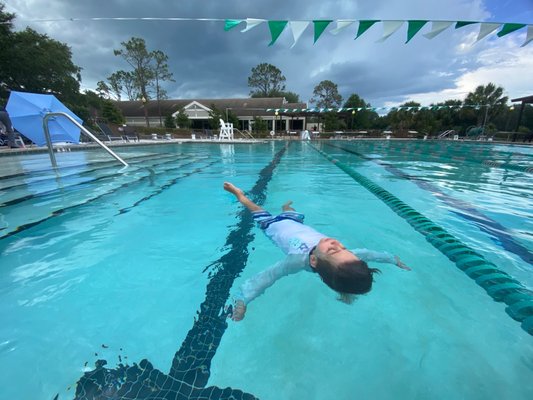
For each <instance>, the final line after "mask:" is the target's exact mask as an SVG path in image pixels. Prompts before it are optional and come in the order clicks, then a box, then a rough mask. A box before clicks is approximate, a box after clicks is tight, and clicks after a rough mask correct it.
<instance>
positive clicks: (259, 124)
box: [252, 117, 268, 132]
mask: <svg viewBox="0 0 533 400" xmlns="http://www.w3.org/2000/svg"><path fill="white" fill-rule="evenodd" d="M252 128H253V130H254V131H255V132H264V131H266V130H267V129H268V124H267V122H266V121H265V120H264V119H263V118H261V117H254V121H253V123H252Z"/></svg>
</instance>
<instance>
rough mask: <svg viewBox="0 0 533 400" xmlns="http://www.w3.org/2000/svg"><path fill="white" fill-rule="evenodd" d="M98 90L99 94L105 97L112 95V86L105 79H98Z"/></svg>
mask: <svg viewBox="0 0 533 400" xmlns="http://www.w3.org/2000/svg"><path fill="white" fill-rule="evenodd" d="M96 91H97V92H98V95H99V96H100V97H101V98H103V99H109V98H110V97H111V88H110V87H109V85H108V84H107V83H105V82H104V81H98V82H97V83H96ZM119 100H120V98H119Z"/></svg>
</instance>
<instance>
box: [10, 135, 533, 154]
mask: <svg viewBox="0 0 533 400" xmlns="http://www.w3.org/2000/svg"><path fill="white" fill-rule="evenodd" d="M279 140H291V141H299V140H300V139H294V138H275V139H270V138H266V139H239V140H219V139H188V138H183V139H162V140H148V139H142V140H139V141H136V142H127V141H111V142H109V141H108V142H104V144H105V145H106V146H108V147H135V146H152V145H154V146H157V145H166V144H181V143H210V144H257V143H267V142H270V141H279ZM326 140H327V141H329V140H345V141H367V140H383V141H387V140H389V141H390V140H393V141H409V140H417V139H413V138H390V139H385V138H350V139H315V140H313V141H326ZM418 140H419V141H423V140H422V139H418ZM437 141H438V142H443V143H444V142H452V141H451V140H427V142H437ZM453 142H455V143H465V142H467V143H494V144H507V145H520V146H531V145H533V143H526V142H511V141H505V140H503V141H479V140H455V141H453ZM99 147H100V146H99V145H98V144H96V143H82V144H72V145H55V146H54V148H55V149H56V151H58V152H63V151H79V150H89V149H96V148H99ZM46 152H48V148H47V147H46V146H41V147H38V146H28V147H26V148H22V149H21V148H18V149H10V148H8V147H5V146H2V147H0V157H2V156H15V155H23V154H35V153H46Z"/></svg>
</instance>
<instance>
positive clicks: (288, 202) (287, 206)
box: [281, 200, 296, 211]
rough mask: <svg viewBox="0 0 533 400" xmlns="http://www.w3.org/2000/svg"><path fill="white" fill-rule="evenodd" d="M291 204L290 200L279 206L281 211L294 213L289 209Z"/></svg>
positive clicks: (292, 209)
mask: <svg viewBox="0 0 533 400" xmlns="http://www.w3.org/2000/svg"><path fill="white" fill-rule="evenodd" d="M291 204H292V200H289V201H287V202H286V203H285V204H283V205H282V206H281V209H282V210H283V211H296V210H295V209H294V208H292V207H291Z"/></svg>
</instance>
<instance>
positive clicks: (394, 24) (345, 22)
mask: <svg viewBox="0 0 533 400" xmlns="http://www.w3.org/2000/svg"><path fill="white" fill-rule="evenodd" d="M239 21H241V22H242V21H248V19H247V20H234V19H227V20H225V26H224V30H226V31H227V30H229V29H231V28H232V27H234V26H235V25H236V24H238V23H239ZM261 21H263V20H261ZM310 22H312V23H313V25H314V36H313V43H316V42H317V41H318V39H319V38H320V37H321V35H322V34H323V33H324V31H325V30H326V28H327V27H328V26H329V25H330V24H331V23H332V22H335V23H336V27H335V28H333V29H331V30H330V31H329V33H331V34H332V35H337V34H339V32H341V31H345V30H346V29H347V28H348V27H349V26H351V25H353V24H354V23H356V22H359V24H358V27H357V32H356V36H355V39H357V38H359V37H360V36H361V35H362V34H363V33H365V32H366V31H367V30H369V29H370V28H371V27H372V26H374V25H375V24H377V23H381V24H382V26H383V34H382V36H381V38H380V39H379V40H378V42H384V41H385V40H387V39H388V38H389V37H391V36H392V35H394V34H395V33H396V32H397V31H398V30H399V29H400V28H402V26H403V25H404V24H405V23H406V22H407V37H406V41H405V43H409V42H410V41H411V39H413V38H414V37H415V36H416V35H417V34H418V33H419V32H420V31H421V30H422V29H423V28H424V27H425V26H426V25H427V24H428V23H429V22H431V29H430V30H429V32H426V33H424V34H423V36H424V37H425V38H426V39H433V38H434V37H436V36H437V35H439V34H441V33H442V32H444V31H445V30H446V29H448V28H449V27H450V26H451V25H453V24H455V29H460V28H463V27H465V26H468V25H473V24H479V26H480V28H479V34H478V37H477V40H476V42H478V41H480V40H481V39H483V38H485V37H486V36H488V35H489V34H491V33H492V32H494V31H495V30H497V29H498V28H501V29H500V31H499V32H498V33H497V36H498V37H502V36H505V35H507V34H509V33H512V32H514V31H517V30H519V29H522V28H524V27H527V29H528V33H527V37H526V40H525V42H524V43H523V44H522V46H521V47H524V46H526V45H527V44H529V43H530V42H531V30H532V29H533V28H531V27H532V26H533V25H526V24H520V23H506V22H490V23H489V22H483V21H430V20H352V19H339V20H312V21H304V20H300V21H289V20H287V21H268V25H269V28H270V34H271V41H270V43H269V46H272V45H273V44H274V43H275V42H276V41H277V40H278V38H279V36H280V34H281V33H282V32H283V30H284V29H285V27H286V26H287V25H289V28H290V29H291V31H292V35H293V39H294V42H293V44H292V46H291V47H294V45H295V44H296V43H297V42H298V40H299V39H300V36H301V35H302V33H303V31H304V30H305V28H306V27H307V24H308V23H310ZM247 24H248V22H247ZM247 30H249V29H248V27H247V28H246V29H245V30H243V31H242V32H245V31H247Z"/></svg>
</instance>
